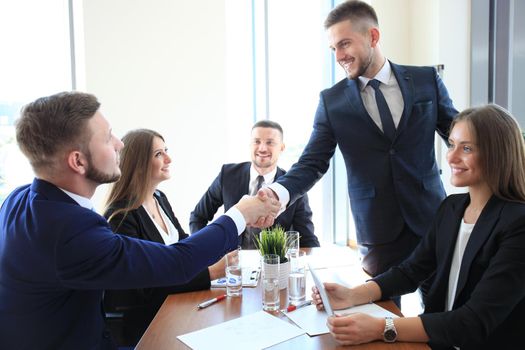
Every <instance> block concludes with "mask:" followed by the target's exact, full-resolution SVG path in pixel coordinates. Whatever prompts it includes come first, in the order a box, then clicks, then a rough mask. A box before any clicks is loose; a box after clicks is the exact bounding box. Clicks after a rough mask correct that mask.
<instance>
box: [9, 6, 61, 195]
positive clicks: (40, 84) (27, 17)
mask: <svg viewBox="0 0 525 350" xmlns="http://www.w3.org/2000/svg"><path fill="white" fill-rule="evenodd" d="M0 45H1V51H0V77H1V79H0V203H1V202H3V200H4V199H5V196H6V195H7V194H9V192H11V191H12V190H13V189H14V188H15V187H17V186H19V185H22V184H25V183H28V182H30V181H31V180H32V178H33V171H32V170H31V167H30V166H29V164H28V162H27V159H26V158H25V157H24V156H23V155H22V154H21V152H20V151H19V149H18V147H17V145H16V142H15V134H14V122H15V120H16V119H17V117H18V115H19V112H20V107H21V106H22V105H24V104H25V103H27V102H29V101H31V100H34V99H35V98H37V97H39V96H44V95H49V94H53V93H56V92H58V91H63V90H70V89H71V55H70V45H69V15H68V1H67V0H47V1H41V0H3V1H1V2H0Z"/></svg>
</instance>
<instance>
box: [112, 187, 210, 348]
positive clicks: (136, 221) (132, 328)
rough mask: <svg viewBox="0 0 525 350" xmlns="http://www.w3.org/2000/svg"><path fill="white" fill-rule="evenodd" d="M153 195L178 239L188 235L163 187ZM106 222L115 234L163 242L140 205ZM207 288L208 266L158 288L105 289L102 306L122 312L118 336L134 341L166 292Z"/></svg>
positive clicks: (118, 204)
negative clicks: (180, 281)
mask: <svg viewBox="0 0 525 350" xmlns="http://www.w3.org/2000/svg"><path fill="white" fill-rule="evenodd" d="M154 197H155V199H156V200H157V201H158V203H159V206H160V207H161V208H162V210H163V211H164V213H166V215H167V216H168V218H169V219H170V221H171V222H172V223H173V225H174V226H175V228H176V229H177V232H178V235H179V241H180V240H183V239H184V238H187V237H189V235H188V234H187V233H185V232H184V230H183V228H182V226H181V225H180V224H179V220H177V217H176V216H175V214H174V213H173V210H172V208H171V205H170V203H169V201H168V198H167V197H166V195H165V194H164V193H163V192H162V191H159V190H157V191H155V193H154ZM126 206H127V203H125V201H123V202H121V203H114V204H113V205H112V206H111V208H109V209H108V211H107V212H105V213H104V217H106V218H109V217H110V216H111V214H112V213H113V212H114V211H115V210H117V209H120V208H123V207H126ZM109 225H110V226H111V229H112V230H113V231H114V232H117V233H118V234H121V235H126V236H129V237H134V238H140V239H144V240H148V241H151V242H158V243H162V244H164V240H163V239H162V236H161V235H160V232H159V230H158V229H157V226H155V224H154V222H153V221H152V220H151V218H150V216H149V215H148V213H147V212H146V210H145V209H144V207H143V206H140V207H138V208H137V209H133V210H130V211H129V212H128V213H127V214H126V215H124V214H123V213H119V214H117V215H115V216H114V217H112V218H111V220H110V221H109ZM209 288H210V274H209V271H208V268H205V269H204V270H202V271H201V272H200V273H199V274H197V276H195V277H194V278H193V279H192V280H191V281H189V282H188V283H185V284H180V285H174V286H168V287H157V288H140V289H129V290H106V292H105V294H104V309H105V310H106V311H107V312H122V313H123V324H122V326H123V331H122V333H123V334H122V336H121V337H123V338H124V339H123V340H124V342H125V343H126V345H135V344H137V342H138V340H139V339H140V337H141V336H142V334H144V331H145V330H146V328H147V327H148V325H149V324H150V323H151V321H152V320H153V317H155V314H156V313H157V311H158V310H159V308H160V307H161V306H162V303H163V302H164V300H165V299H166V297H167V296H168V295H169V294H174V293H182V292H190V291H195V290H202V289H209ZM121 345H122V344H121Z"/></svg>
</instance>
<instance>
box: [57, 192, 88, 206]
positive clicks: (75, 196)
mask: <svg viewBox="0 0 525 350" xmlns="http://www.w3.org/2000/svg"><path fill="white" fill-rule="evenodd" d="M59 188H60V187H59ZM60 189H61V190H62V191H63V192H64V193H65V194H67V195H68V196H69V197H71V198H72V199H73V200H74V201H75V202H77V203H78V205H80V206H81V207H84V208H86V209H89V210H93V203H91V200H90V199H89V198H86V197H82V196H80V195H78V194H76V193H72V192H69V191H66V190H64V189H63V188H60Z"/></svg>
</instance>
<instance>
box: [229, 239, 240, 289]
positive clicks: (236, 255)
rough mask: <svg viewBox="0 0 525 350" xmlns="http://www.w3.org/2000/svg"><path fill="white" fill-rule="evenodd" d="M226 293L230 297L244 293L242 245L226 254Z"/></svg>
mask: <svg viewBox="0 0 525 350" xmlns="http://www.w3.org/2000/svg"><path fill="white" fill-rule="evenodd" d="M226 294H227V295H228V296H229V297H238V296H241V295H242V267H241V259H240V247H239V248H237V250H234V251H232V252H230V253H228V254H227V255H226Z"/></svg>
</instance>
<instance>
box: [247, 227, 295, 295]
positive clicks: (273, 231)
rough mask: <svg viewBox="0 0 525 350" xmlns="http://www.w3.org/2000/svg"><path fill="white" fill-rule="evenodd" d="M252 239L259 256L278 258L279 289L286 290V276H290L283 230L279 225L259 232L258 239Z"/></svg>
mask: <svg viewBox="0 0 525 350" xmlns="http://www.w3.org/2000/svg"><path fill="white" fill-rule="evenodd" d="M254 239H255V246H256V247H257V249H258V250H259V253H260V254H261V256H264V255H268V254H276V255H278V256H279V262H280V265H281V267H280V272H279V289H284V288H286V286H287V285H288V276H289V275H290V264H289V262H288V258H287V257H286V251H287V249H288V245H287V241H286V233H285V231H284V229H283V228H282V227H281V226H279V225H276V226H274V227H270V228H266V229H263V230H261V232H260V233H259V237H257V236H255V237H254Z"/></svg>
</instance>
